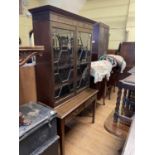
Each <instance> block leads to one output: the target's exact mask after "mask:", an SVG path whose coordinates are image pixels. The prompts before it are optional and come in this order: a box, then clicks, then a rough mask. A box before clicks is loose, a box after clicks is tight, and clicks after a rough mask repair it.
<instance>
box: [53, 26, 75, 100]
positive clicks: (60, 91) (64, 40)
mask: <svg viewBox="0 0 155 155" xmlns="http://www.w3.org/2000/svg"><path fill="white" fill-rule="evenodd" d="M52 36H53V37H52V39H53V40H52V41H53V61H52V62H51V63H52V65H53V66H54V69H53V71H54V73H53V74H54V87H53V89H54V100H55V101H58V100H60V99H62V98H64V97H67V96H69V95H71V94H72V93H73V92H74V53H73V51H74V48H73V46H74V31H72V30H66V29H61V28H56V27H55V28H52Z"/></svg>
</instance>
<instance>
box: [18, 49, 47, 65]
mask: <svg viewBox="0 0 155 155" xmlns="http://www.w3.org/2000/svg"><path fill="white" fill-rule="evenodd" d="M44 50H45V49H44V46H19V66H20V67H21V66H23V65H24V64H25V63H27V62H28V61H29V60H30V59H31V58H32V57H33V56H37V55H39V56H42V54H43V51H44Z"/></svg>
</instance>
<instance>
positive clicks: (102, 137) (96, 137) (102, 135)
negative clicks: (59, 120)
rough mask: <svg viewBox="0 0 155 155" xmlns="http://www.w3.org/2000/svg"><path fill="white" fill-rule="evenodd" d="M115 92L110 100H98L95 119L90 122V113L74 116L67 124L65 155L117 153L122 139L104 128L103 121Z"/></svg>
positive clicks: (112, 105)
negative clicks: (93, 121)
mask: <svg viewBox="0 0 155 155" xmlns="http://www.w3.org/2000/svg"><path fill="white" fill-rule="evenodd" d="M115 102H116V93H112V95H111V100H108V99H106V105H102V104H101V103H102V100H101V101H98V104H97V108H96V121H95V124H92V123H91V121H92V118H91V113H89V112H88V113H87V116H83V115H85V114H82V116H78V117H76V118H75V119H74V120H73V121H72V122H71V123H70V124H69V125H67V128H66V129H67V131H66V136H65V153H66V155H119V154H120V152H119V150H120V149H121V147H122V145H123V143H124V140H123V139H121V138H119V137H116V136H114V135H112V134H110V133H109V132H107V131H106V130H105V128H104V122H105V120H106V119H107V117H108V116H109V114H110V113H111V112H112V110H114V107H115ZM88 115H89V116H88Z"/></svg>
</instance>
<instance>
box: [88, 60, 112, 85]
mask: <svg viewBox="0 0 155 155" xmlns="http://www.w3.org/2000/svg"><path fill="white" fill-rule="evenodd" d="M111 70H112V64H111V63H110V62H109V61H107V60H100V61H93V62H91V70H90V74H91V76H93V77H94V83H97V82H100V81H102V80H103V79H104V78H105V77H106V79H107V80H109V77H110V73H111Z"/></svg>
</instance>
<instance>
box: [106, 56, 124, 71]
mask: <svg viewBox="0 0 155 155" xmlns="http://www.w3.org/2000/svg"><path fill="white" fill-rule="evenodd" d="M108 56H110V57H112V58H114V59H116V61H117V63H118V65H119V66H120V67H121V73H123V71H124V69H125V67H126V62H125V60H124V58H123V57H122V56H120V55H114V54H108Z"/></svg>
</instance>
